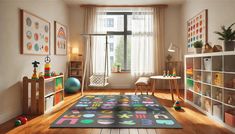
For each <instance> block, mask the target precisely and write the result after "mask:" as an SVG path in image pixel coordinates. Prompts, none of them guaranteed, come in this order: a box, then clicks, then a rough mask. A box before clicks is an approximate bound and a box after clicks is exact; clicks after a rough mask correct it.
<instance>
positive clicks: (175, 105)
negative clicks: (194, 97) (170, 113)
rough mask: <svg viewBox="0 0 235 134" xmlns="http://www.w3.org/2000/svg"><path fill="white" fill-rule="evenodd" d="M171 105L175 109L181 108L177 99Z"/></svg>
mask: <svg viewBox="0 0 235 134" xmlns="http://www.w3.org/2000/svg"><path fill="white" fill-rule="evenodd" d="M173 107H174V109H175V110H176V111H179V110H181V109H182V108H181V105H180V102H179V101H176V102H175V104H174V106H173Z"/></svg>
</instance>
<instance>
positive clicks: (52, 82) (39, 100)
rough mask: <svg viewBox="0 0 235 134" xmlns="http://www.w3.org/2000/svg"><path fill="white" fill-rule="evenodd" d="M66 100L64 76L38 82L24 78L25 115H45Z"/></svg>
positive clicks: (42, 79)
mask: <svg viewBox="0 0 235 134" xmlns="http://www.w3.org/2000/svg"><path fill="white" fill-rule="evenodd" d="M63 100H64V75H59V76H55V77H51V78H47V79H44V78H43V77H40V78H39V79H38V80H34V79H29V78H28V77H26V76H25V77H24V78H23V112H24V114H44V113H45V112H47V111H50V110H52V108H54V106H56V105H57V104H59V103H60V102H62V101H63Z"/></svg>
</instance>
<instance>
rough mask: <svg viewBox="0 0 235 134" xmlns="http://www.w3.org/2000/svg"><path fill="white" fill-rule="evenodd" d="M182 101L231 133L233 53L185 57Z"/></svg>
mask: <svg viewBox="0 0 235 134" xmlns="http://www.w3.org/2000/svg"><path fill="white" fill-rule="evenodd" d="M184 62H185V64H184V65H185V67H184V69H185V101H186V102H188V103H190V104H191V105H193V106H194V107H196V108H197V109H199V110H200V111H202V112H203V113H205V114H206V115H208V116H209V117H211V118H213V119H214V120H216V121H218V122H220V123H222V124H223V125H224V126H226V127H227V128H229V129H230V130H232V131H233V132H235V129H234V128H235V120H234V119H235V53H234V52H218V53H206V54H194V55H186V56H185V60H184Z"/></svg>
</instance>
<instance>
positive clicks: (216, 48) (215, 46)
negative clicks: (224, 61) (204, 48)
mask: <svg viewBox="0 0 235 134" xmlns="http://www.w3.org/2000/svg"><path fill="white" fill-rule="evenodd" d="M213 52H222V46H220V45H214V46H213Z"/></svg>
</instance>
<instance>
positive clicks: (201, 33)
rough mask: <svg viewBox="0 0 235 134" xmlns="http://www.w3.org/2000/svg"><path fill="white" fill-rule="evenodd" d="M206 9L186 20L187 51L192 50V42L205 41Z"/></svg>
mask: <svg viewBox="0 0 235 134" xmlns="http://www.w3.org/2000/svg"><path fill="white" fill-rule="evenodd" d="M207 34H208V10H207V9H205V10H203V11H201V12H200V13H198V14H197V15H196V16H194V17H193V18H191V19H190V20H188V21H187V49H188V53H192V52H194V46H193V43H194V42H196V41H200V40H201V41H202V42H203V44H206V43H207V38H208V35H207Z"/></svg>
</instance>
